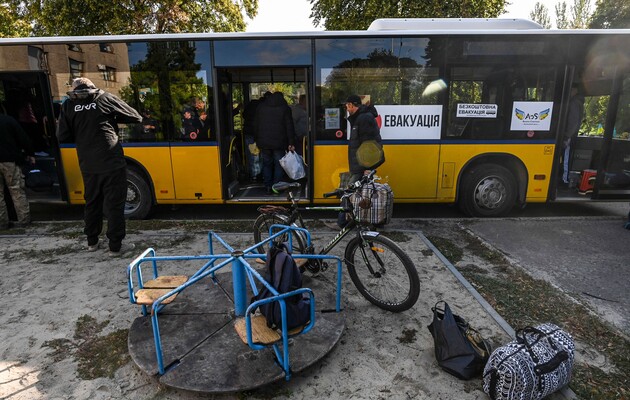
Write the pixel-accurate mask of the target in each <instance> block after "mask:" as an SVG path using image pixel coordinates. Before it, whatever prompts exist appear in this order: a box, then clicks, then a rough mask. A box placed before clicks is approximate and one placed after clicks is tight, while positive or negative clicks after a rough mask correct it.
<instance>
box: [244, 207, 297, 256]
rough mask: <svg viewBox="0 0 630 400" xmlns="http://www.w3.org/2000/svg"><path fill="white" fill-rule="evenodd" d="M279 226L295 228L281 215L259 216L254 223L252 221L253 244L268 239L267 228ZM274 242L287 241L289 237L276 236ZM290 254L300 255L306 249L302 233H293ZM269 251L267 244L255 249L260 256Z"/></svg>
mask: <svg viewBox="0 0 630 400" xmlns="http://www.w3.org/2000/svg"><path fill="white" fill-rule="evenodd" d="M275 224H280V225H287V226H293V227H297V225H296V224H295V223H289V217H288V216H286V215H283V214H260V215H259V216H258V218H256V221H254V243H260V242H262V241H263V240H265V239H266V238H268V237H269V227H270V226H271V225H275ZM275 241H276V242H287V241H289V235H288V234H284V235H281V236H278V237H277V238H276V240H275ZM292 247H293V248H292V253H295V254H301V253H304V250H305V249H306V237H305V236H304V233H303V232H294V235H293V246H292ZM267 250H269V242H267V243H265V244H264V245H260V246H258V248H257V250H256V251H257V252H258V253H260V254H267Z"/></svg>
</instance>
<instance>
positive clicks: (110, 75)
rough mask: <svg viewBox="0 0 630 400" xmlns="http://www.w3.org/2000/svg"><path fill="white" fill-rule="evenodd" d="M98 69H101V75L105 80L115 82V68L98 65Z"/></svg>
mask: <svg viewBox="0 0 630 400" xmlns="http://www.w3.org/2000/svg"><path fill="white" fill-rule="evenodd" d="M98 69H99V70H100V71H101V77H102V78H103V80H104V81H105V82H116V68H111V67H106V66H102V67H101V65H99V66H98Z"/></svg>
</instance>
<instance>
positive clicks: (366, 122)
mask: <svg viewBox="0 0 630 400" xmlns="http://www.w3.org/2000/svg"><path fill="white" fill-rule="evenodd" d="M346 110H348V114H349V115H348V121H349V122H350V127H351V131H350V140H349V141H348V165H349V167H350V180H349V183H350V184H352V183H354V182H356V181H358V180H359V179H361V177H362V176H363V174H364V172H365V171H366V168H365V166H363V165H361V164H360V163H359V160H357V150H359V147H360V146H361V143H363V142H365V141H366V140H374V141H376V142H377V143H381V131H380V128H379V127H378V124H377V123H376V117H377V116H378V114H377V112H376V109H375V108H374V107H368V106H366V105H364V104H361V98H360V97H359V96H357V95H356V94H353V95H351V96H349V97H348V99H347V100H346ZM379 165H380V164H379ZM376 166H378V165H376ZM376 166H373V167H372V168H375V167H376Z"/></svg>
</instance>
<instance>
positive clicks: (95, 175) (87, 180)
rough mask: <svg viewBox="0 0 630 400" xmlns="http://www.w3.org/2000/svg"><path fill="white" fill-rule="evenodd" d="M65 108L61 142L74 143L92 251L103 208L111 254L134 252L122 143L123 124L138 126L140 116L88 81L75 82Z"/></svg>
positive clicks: (97, 241)
mask: <svg viewBox="0 0 630 400" xmlns="http://www.w3.org/2000/svg"><path fill="white" fill-rule="evenodd" d="M72 88H73V90H72V91H70V92H68V96H69V97H70V98H69V99H68V100H66V101H65V102H64V103H63V105H62V107H61V116H60V118H59V126H58V128H57V138H58V139H59V141H60V142H74V143H76V147H77V155H78V157H79V167H80V168H81V175H82V176H83V184H84V186H85V190H84V195H83V196H84V198H85V216H84V219H85V228H84V232H85V234H86V236H87V241H88V251H96V250H98V248H99V235H100V233H101V231H102V230H103V205H105V215H106V217H107V238H108V239H109V251H110V254H111V255H116V254H120V253H122V252H124V251H126V250H131V249H132V248H133V246H132V245H126V246H124V247H123V246H122V240H123V239H124V238H125V215H124V212H125V201H126V198H127V164H126V162H125V157H124V154H123V148H122V145H121V144H120V140H119V138H118V124H119V123H140V122H142V117H141V116H140V114H138V112H137V111H136V110H134V109H133V108H131V107H130V106H129V105H127V104H126V103H125V102H124V101H122V100H121V99H119V98H118V97H116V96H114V95H112V94H110V93H107V92H104V91H103V90H100V89H97V88H96V86H94V84H93V83H92V81H90V80H89V79H87V78H77V79H75V80H74V81H73V82H72Z"/></svg>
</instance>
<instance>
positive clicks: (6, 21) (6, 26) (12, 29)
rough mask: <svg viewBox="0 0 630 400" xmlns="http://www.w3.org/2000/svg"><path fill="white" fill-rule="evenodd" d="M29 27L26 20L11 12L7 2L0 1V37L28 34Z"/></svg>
mask: <svg viewBox="0 0 630 400" xmlns="http://www.w3.org/2000/svg"><path fill="white" fill-rule="evenodd" d="M30 28H31V27H30V26H29V25H28V22H26V21H24V20H22V19H20V18H19V17H18V16H16V15H15V14H14V13H12V12H11V8H9V6H8V5H7V4H5V3H0V37H20V36H28V34H29V32H30Z"/></svg>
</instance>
